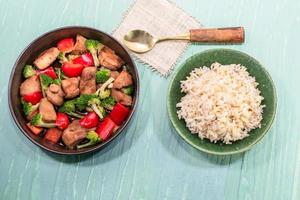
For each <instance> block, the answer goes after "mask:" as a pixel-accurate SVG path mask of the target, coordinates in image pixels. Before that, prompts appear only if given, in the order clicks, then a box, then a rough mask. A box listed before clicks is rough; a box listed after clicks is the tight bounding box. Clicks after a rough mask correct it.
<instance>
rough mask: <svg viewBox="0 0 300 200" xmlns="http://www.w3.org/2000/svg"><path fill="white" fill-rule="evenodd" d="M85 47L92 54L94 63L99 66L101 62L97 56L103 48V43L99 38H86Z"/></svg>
mask: <svg viewBox="0 0 300 200" xmlns="http://www.w3.org/2000/svg"><path fill="white" fill-rule="evenodd" d="M85 47H86V48H87V50H89V52H90V53H91V54H92V56H93V60H94V64H95V66H96V67H98V66H99V65H100V64H99V60H98V57H97V53H98V50H99V51H100V49H102V47H103V44H101V43H100V42H99V41H98V40H86V41H85Z"/></svg>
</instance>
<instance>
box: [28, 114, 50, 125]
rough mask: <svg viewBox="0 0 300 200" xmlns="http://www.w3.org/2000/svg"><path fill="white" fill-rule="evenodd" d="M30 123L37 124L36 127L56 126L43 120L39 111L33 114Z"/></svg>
mask: <svg viewBox="0 0 300 200" xmlns="http://www.w3.org/2000/svg"><path fill="white" fill-rule="evenodd" d="M30 123H31V125H33V126H37V127H44V128H53V127H56V124H55V123H48V122H44V121H43V119H42V115H41V114H40V113H38V114H36V115H34V116H33V117H32V119H31V122H30Z"/></svg>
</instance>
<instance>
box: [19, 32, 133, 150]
mask: <svg viewBox="0 0 300 200" xmlns="http://www.w3.org/2000/svg"><path fill="white" fill-rule="evenodd" d="M23 76H24V78H25V80H24V82H23V83H22V84H21V86H20V96H21V102H22V106H23V112H24V115H25V116H26V118H27V120H28V123H27V126H28V127H29V128H30V130H31V131H32V133H33V134H35V135H37V136H39V137H43V138H44V139H45V140H47V141H49V142H52V143H56V144H60V145H65V146H66V147H67V148H70V149H80V148H86V147H89V146H92V145H95V144H97V143H100V142H103V141H105V140H107V139H108V138H110V137H111V136H112V135H113V134H114V133H115V132H116V131H117V130H118V128H119V126H121V125H122V124H123V122H124V121H125V120H126V119H127V117H128V115H129V113H130V107H131V105H132V102H133V100H132V95H133V93H134V87H133V78H132V75H131V74H130V73H129V72H128V71H127V69H126V65H125V63H124V61H123V60H122V59H121V58H120V57H119V56H118V55H116V54H115V52H114V51H113V50H112V49H110V48H109V47H107V46H105V45H103V44H101V43H100V41H97V40H94V39H87V38H85V37H83V36H81V35H77V36H76V40H75V41H74V39H73V38H65V39H62V40H61V41H59V42H58V43H57V46H56V47H51V48H49V49H47V50H45V51H44V52H42V53H41V54H40V55H39V56H38V57H37V58H36V59H35V60H34V62H33V65H25V66H24V69H23Z"/></svg>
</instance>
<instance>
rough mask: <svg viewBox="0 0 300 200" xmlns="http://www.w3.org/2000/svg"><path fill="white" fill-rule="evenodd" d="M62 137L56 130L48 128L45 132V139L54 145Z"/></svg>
mask: <svg viewBox="0 0 300 200" xmlns="http://www.w3.org/2000/svg"><path fill="white" fill-rule="evenodd" d="M61 136H62V131H61V130H59V129H58V128H49V129H48V130H47V131H46V134H45V137H44V138H45V139H46V140H47V141H50V142H53V143H54V144H56V143H57V142H58V140H59V139H60V138H61Z"/></svg>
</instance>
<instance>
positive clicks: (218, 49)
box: [167, 48, 277, 155]
mask: <svg viewBox="0 0 300 200" xmlns="http://www.w3.org/2000/svg"><path fill="white" fill-rule="evenodd" d="M222 50H223V51H229V52H230V51H231V52H234V53H239V54H242V55H245V56H247V57H250V58H251V59H253V60H254V61H255V62H257V63H258V64H259V65H260V66H261V68H262V70H263V71H264V72H265V73H266V75H267V77H268V78H269V80H270V83H271V85H272V88H273V96H274V107H273V109H274V112H273V115H272V118H271V121H270V122H269V124H268V125H267V128H266V129H265V131H264V132H263V133H262V134H261V135H260V136H259V137H258V138H257V139H256V140H254V142H252V143H250V144H249V145H247V146H245V147H244V148H241V149H239V150H236V151H228V152H223V153H222V152H215V151H210V150H207V149H205V148H202V147H199V146H197V145H195V144H193V143H192V142H190V140H189V139H187V138H186V137H185V135H184V134H182V133H181V131H180V129H179V127H178V126H177V125H176V123H175V121H174V120H175V119H174V118H173V117H172V115H171V105H170V93H171V88H172V85H173V83H174V81H175V77H176V75H177V74H178V72H179V71H180V70H181V68H182V67H184V65H185V64H186V63H188V62H189V61H190V60H192V59H194V58H195V57H197V56H200V55H202V54H205V53H209V52H214V51H222ZM167 109H168V115H169V118H170V120H171V122H172V124H173V126H174V128H175V130H176V132H177V133H178V134H179V135H180V136H181V137H182V138H183V139H184V140H185V141H186V142H187V143H188V144H190V145H191V146H193V147H194V148H196V149H198V150H200V151H203V152H205V153H209V154H213V155H233V154H238V153H242V152H245V151H247V150H249V149H251V148H252V147H253V146H254V145H256V144H257V143H258V142H259V141H260V140H261V139H262V138H263V137H264V136H265V135H266V134H267V132H269V130H270V128H271V126H272V124H273V122H274V119H275V116H276V112H277V92H276V87H275V84H274V81H273V79H272V77H271V75H270V73H269V72H268V71H267V70H266V68H265V67H264V66H263V65H262V64H261V63H260V62H259V61H258V60H256V59H255V58H253V57H252V56H250V55H248V54H246V53H244V52H242V51H238V50H234V49H227V48H215V49H209V50H205V51H202V52H199V53H197V54H195V55H193V56H191V57H189V58H188V59H186V60H185V61H184V62H183V63H182V64H181V65H180V67H179V68H178V69H177V70H176V72H175V73H174V75H173V76H172V78H171V81H170V83H169V88H168V98H167ZM199 139H200V138H199ZM200 140H201V139H200Z"/></svg>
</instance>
